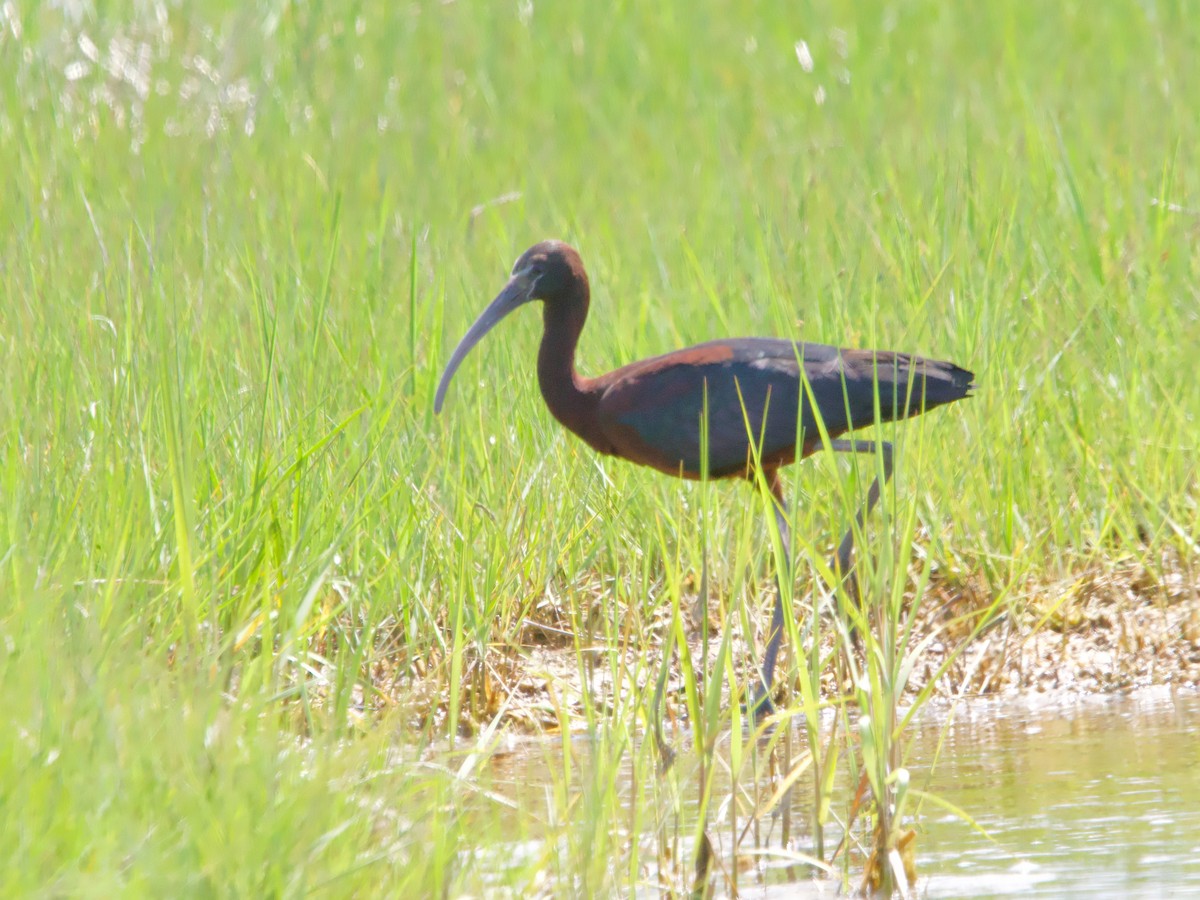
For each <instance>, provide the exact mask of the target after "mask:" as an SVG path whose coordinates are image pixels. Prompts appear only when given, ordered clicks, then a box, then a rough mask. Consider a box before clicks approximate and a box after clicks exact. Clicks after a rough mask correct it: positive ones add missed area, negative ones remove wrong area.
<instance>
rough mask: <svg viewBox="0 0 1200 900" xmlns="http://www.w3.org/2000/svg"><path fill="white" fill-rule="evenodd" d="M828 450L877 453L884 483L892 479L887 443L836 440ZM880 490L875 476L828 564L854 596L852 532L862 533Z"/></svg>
mask: <svg viewBox="0 0 1200 900" xmlns="http://www.w3.org/2000/svg"><path fill="white" fill-rule="evenodd" d="M829 449H830V450H833V451H834V452H835V453H875V452H876V451H878V452H879V454H880V456H882V457H883V481H884V483H887V480H888V479H889V478H891V477H892V445H891V443H890V442H888V441H848V440H837V441H830V442H829ZM880 488H881V484H880V481H879V476H878V475H876V476H875V480H874V481H872V482H871V487H870V488H869V489H868V490H867V502H866V503H864V504H863V505H862V508H861V509H859V511H858V515H857V516H855V517H854V519H855V524H854V525H851V526H850V528H849V529H848V530H847V531H846V536H845V537H844V538H842V542H841V543H840V544H839V545H838V549H837V554H836V555H835V556H834V558H833V559H832V560H831V561H830V564H829V568H830V569H832V570H833V574H834V575H835V576H837V577H839V578H844V579H848V580H849V581H850V584H851V586H852V587H853V593H854V594H855V596H857V594H858V580H857V579H856V578H855V577H854V573H853V571H852V570H851V568H850V553H851V551H852V550H853V549H854V532H855V530H858V531H862V528H863V522H865V521H866V518H867V516H868V515H870V513H871V510H872V509H874V508H875V504H876V503H877V502H878V501H879V492H880Z"/></svg>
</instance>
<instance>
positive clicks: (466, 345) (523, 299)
mask: <svg viewBox="0 0 1200 900" xmlns="http://www.w3.org/2000/svg"><path fill="white" fill-rule="evenodd" d="M532 290H533V282H532V281H531V280H530V279H529V276H528V273H526V272H524V271H522V272H516V273H514V274H513V276H512V278H510V279H509V280H508V284H506V285H505V286H504V289H503V290H502V291H500V293H499V294H497V295H496V299H495V300H493V301H492V302H491V303H489V304H488V307H487V309H485V310H484V311H483V313H482V314H481V315H480V316H479V318H478V319H476V320H475V324H474V325H472V326H471V327H470V328H469V329H468V330H467V333H466V334H465V335H463V339H462V340H461V341H459V342H458V346H457V347H455V348H454V352H453V353H452V354H451V355H450V362H448V363H446V370H445V371H444V372H442V380H441V381H439V382H438V387H437V393H436V394H435V395H434V398H433V411H434V412H441V411H442V401H443V400H444V399H445V398H446V388H448V387H449V386H450V379H452V378H453V377H454V373H455V372H456V371H457V370H458V367H459V364H460V363H462V361H463V360H464V359H466V358H467V354H468V353H470V352H471V349H472V348H473V347H474V346H475V345H476V344H478V343H479V342H480V341H481V340H483V336H484V335H485V334H487V333H488V332H489V331H491V330H492V329H493V328H494V327H495V326H496V324H497V323H498V322H499V321H500V320H501V319H503V318H504V317H505V316H507V315H508V314H509V313H510V312H512V311H513V310H514V309H516V308H517V307H519V306H521V305H523V304H525V303H528V302H529V301H530V300H531V299H532V297H531V296H530V293H531V292H532Z"/></svg>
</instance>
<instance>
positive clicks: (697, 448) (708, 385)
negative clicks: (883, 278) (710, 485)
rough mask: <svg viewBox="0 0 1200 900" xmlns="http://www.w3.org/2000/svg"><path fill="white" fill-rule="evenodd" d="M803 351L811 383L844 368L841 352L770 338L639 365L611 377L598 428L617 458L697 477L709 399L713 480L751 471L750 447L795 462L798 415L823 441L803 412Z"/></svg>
mask: <svg viewBox="0 0 1200 900" xmlns="http://www.w3.org/2000/svg"><path fill="white" fill-rule="evenodd" d="M798 352H805V370H806V371H807V372H808V373H809V379H810V382H812V381H814V379H817V380H822V381H828V380H829V378H828V375H827V374H825V373H826V371H827V370H829V371H832V369H836V367H837V366H838V356H837V351H836V350H835V348H832V347H826V346H824V345H819V344H817V345H814V344H809V345H797V344H793V343H792V342H791V341H776V340H768V339H742V340H733V341H713V342H711V343H708V344H700V345H698V346H696V347H690V348H688V349H686V350H680V351H677V352H675V353H671V354H668V355H667V356H660V357H656V358H654V359H648V360H645V361H643V362H640V363H634V364H633V365H630V366H626V367H625V368H623V369H618V370H617V371H616V372H613V373H611V374H610V375H609V376H607V378H606V380H608V381H609V384H608V386H607V389H606V390H605V392H604V394H603V395H602V397H601V400H600V408H599V415H600V422H601V425H602V427H603V428H604V432H605V434H606V435H607V436H608V438H609V440H610V441H611V442H612V443H613V445H614V449H615V450H616V452H617V453H618V454H619V455H621V456H625V457H627V458H630V459H633V460H635V461H637V462H641V463H644V464H646V465H650V466H653V467H655V468H657V469H661V470H663V471H668V472H672V473H676V474H679V473H682V474H684V475H689V476H692V477H695V476H696V475H698V474H699V472H700V470H701V466H700V463H701V421H702V418H703V417H704V413H705V408H706V400H707V419H708V471H709V473H710V474H711V475H714V476H720V475H726V474H732V473H735V472H739V471H744V470H745V469H746V468H747V465H748V464H749V463H750V462H751V461H752V460H753V454H752V453H751V446H752V445H751V441H752V440H753V442H754V445H756V446H757V447H758V448H759V454H760V457H759V458H760V459H763V460H780V459H781V457H787V458H788V459H790V458H791V456H792V455H793V451H794V448H795V444H796V435H797V427H796V421H797V416H798V415H799V416H801V417H802V419H803V421H802V423H801V424H802V428H803V433H804V435H805V438H804V440H805V441H806V442H807V441H808V440H810V439H816V438H817V431H816V422H815V420H814V419H813V417H812V413H811V409H810V408H809V405H808V404H807V403H805V404H804V405H803V407H802V406H801V404H800V366H799V363H798V361H797V354H798ZM839 381H840V379H839ZM835 418H838V417H837V416H835ZM844 418H845V416H844V413H843V414H842V416H841V417H840V418H839V419H838V421H841V420H842V419H844ZM832 424H833V426H834V427H833V429H831V430H844V429H839V427H838V425H837V422H834V423H832Z"/></svg>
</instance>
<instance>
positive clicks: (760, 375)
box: [434, 241, 974, 706]
mask: <svg viewBox="0 0 1200 900" xmlns="http://www.w3.org/2000/svg"><path fill="white" fill-rule="evenodd" d="M532 300H541V301H543V311H542V315H543V321H544V326H545V330H544V332H543V335H542V343H541V347H540V348H539V350H538V365H537V371H538V384H539V385H540V387H541V391H542V396H543V397H544V398H545V400H546V405H547V406H548V407H549V408H550V412H551V413H552V414H553V415H554V417H555V418H556V419H558V420H559V421H560V422H561V423H562V424H563V425H565V426H566V427H567V428H568V429H570V430H571V431H573V432H574V433H575V434H577V435H578V436H579V437H581V438H582V439H583V440H584V441H586V442H587V444H588V445H589V446H591V447H592V448H593V449H595V450H597V451H599V452H600V453H606V454H609V455H612V456H619V457H622V458H623V459H628V460H630V461H632V462H636V463H641V464H642V465H645V466H650V467H651V468H654V469H658V470H659V471H660V472H665V473H667V474H668V475H675V476H678V477H683V478H699V477H700V476H701V474H702V472H701V444H702V441H701V423H702V419H703V412H704V408H705V403H706V402H707V408H708V417H707V428H708V435H707V437H708V471H707V473H704V474H707V475H708V476H709V477H711V478H725V477H731V476H743V477H745V476H753V474H754V472H755V460H756V459H757V461H758V462H757V468H758V469H760V470H761V471H762V474H763V475H764V476H765V477H766V479H767V482H768V484H770V486H771V490H772V493H773V494H774V496H775V499H776V504H777V505H776V519H777V522H778V524H779V528H780V531H781V533H782V535H783V536H784V542H783V545H784V547H785V550H786V547H787V545H788V540H787V521H786V518H785V516H784V504H783V493H782V489H781V484H780V480H779V478H778V474H777V470H778V469H779V467H780V466H784V465H787V464H788V463H790V462H792V461H793V460H795V459H797V458H803V457H805V456H808V455H809V454H811V453H813V452H815V451H816V450H818V449H820V447H821V446H822V442H821V436H820V430H819V428H818V425H817V417H818V415H819V416H820V419H821V421H822V422H823V424H824V426H825V429H826V432H827V434H828V436H829V438H830V439H831V448H832V449H834V450H837V451H845V452H856V453H863V452H880V453H881V454H882V456H883V463H884V478H885V479H886V478H887V477H888V476H889V475H890V474H891V445H890V444H888V443H886V442H879V444H878V446H877V445H876V443H875V442H870V441H847V440H840V439H839V438H840V436H841V435H842V434H845V433H846V432H847V431H850V430H852V429H854V428H861V427H865V426H868V425H873V424H877V423H879V422H888V421H892V420H894V419H898V418H904V417H907V416H913V415H917V414H919V413H922V412H926V411H928V410H930V409H933V408H934V407H936V406H941V405H942V404H945V403H951V402H953V401H955V400H959V399H962V398H963V397H966V396H968V395H969V393H970V391H971V389H972V388H973V387H974V385H973V383H972V379H973V377H974V376H973V375H972V373H971V372H968V371H967V370H966V369H962V368H960V367H958V366H956V365H954V364H953V363H949V362H941V361H938V360H930V359H924V358H922V357H919V356H910V355H908V354H904V353H893V352H890V351H883V350H846V349H839V348H837V347H831V346H828V345H826V344H812V343H796V342H792V341H786V340H777V339H772V338H734V339H728V340H717V341H710V342H708V343H704V344H697V345H696V346H694V347H688V348H686V349H684V350H676V351H675V352H674V353H668V354H666V355H664V356H656V357H653V358H651V359H645V360H641V361H640V362H635V363H630V364H629V365H627V366H622V367H621V368H619V369H616V370H614V371H612V372H609V373H607V374H605V375H601V376H599V377H597V378H584V377H582V376H580V375H579V374H578V373H577V372H576V371H575V348H576V345H577V344H578V342H579V335H580V333H581V332H582V331H583V326H584V322H585V321H586V320H587V314H588V304H589V300H590V289H589V285H588V278H587V273H586V272H585V271H584V268H583V262H582V260H581V259H580V258H579V254H578V253H577V252H576V251H575V250H574V249H573V248H572V247H570V246H568V245H567V244H564V243H562V242H560V241H544V242H542V243H540V244H536V245H535V246H533V247H530V248H529V249H528V250H527V251H525V253H524V254H522V256H521V258H520V259H518V260H517V262H516V264H515V265H514V266H513V270H512V276H511V278H510V279H509V281H508V284H506V285H505V286H504V288H503V290H501V292H500V293H499V295H497V297H496V299H495V300H493V301H492V303H491V304H490V305H489V306H488V308H487V309H486V310H484V312H483V314H482V315H480V317H479V318H478V319H477V320H476V321H475V324H473V325H472V326H471V328H470V330H469V331H468V332H467V334H466V336H465V337H463V339H462V341H461V342H460V343H459V345H458V346H457V347H456V348H455V350H454V353H453V355H452V356H451V357H450V362H449V363H448V364H447V365H446V370H445V372H444V373H443V374H442V378H441V381H440V383H439V384H438V388H437V395H436V397H435V400H434V409H435V410H436V411H439V412H440V411H441V408H442V402H443V400H444V399H445V394H446V388H447V387H448V386H449V384H450V380H451V379H452V378H453V376H454V373H455V371H456V370H457V369H458V366H459V364H460V363H461V362H462V361H463V359H464V358H465V357H466V355H467V353H468V352H470V350H471V348H472V347H474V346H475V345H476V344H477V343H478V342H479V341H480V340H481V339H482V338H483V336H484V335H485V334H487V332H488V331H490V330H491V329H492V327H493V326H495V325H496V323H498V322H499V321H500V320H501V319H503V318H504V317H505V316H507V315H508V314H509V313H510V312H512V311H513V310H515V309H516V308H517V307H519V306H522V305H523V304H525V303H528V302H530V301H532ZM801 370H803V373H804V374H803V377H801ZM805 382H807V389H806V388H805ZM877 403H878V407H877V406H876V404H877ZM877 408H878V414H876V409H877ZM798 434H799V436H800V441H799V443H798V442H797V435H798ZM750 435H753V436H754V445H755V446H752V443H751V439H750ZM756 447H757V454H756V453H755V449H756ZM879 488H880V485H879V480H878V479H876V481H875V482H874V483H873V484H872V485H871V488H870V490H869V491H868V494H867V502H866V504H865V505H864V506H863V508H862V509H861V510H860V511H859V514H858V520H859V525H860V527H861V523H862V519H863V518H864V517H865V515H866V514H867V513H868V512H870V510H871V508H872V507H873V506H874V504H875V502H876V500H877V499H878V497H879ZM852 546H853V529H850V531H848V532H847V534H846V536H845V538H843V540H842V543H841V545H840V546H839V548H838V553H837V556H836V559H835V561H834V567H835V571H840V572H841V573H843V574H846V573H848V572H849V568H850V552H851V549H852ZM788 567H789V568H790V564H788ZM780 593H781V594H782V592H780ZM782 633H783V608H782V601H781V600H779V599H777V600H776V604H775V611H774V615H773V617H772V622H771V633H770V635H769V637H768V640H767V648H766V652H765V654H764V657H763V672H762V675H763V685H762V688H761V690H760V692H759V697H760V699H762V698H764V697H765V696H766V691H767V690H768V689H769V687H770V685H771V680H772V678H773V676H774V668H775V659H776V655H777V653H778V650H779V644H780V640H781V638H782ZM765 705H766V704H763V706H765Z"/></svg>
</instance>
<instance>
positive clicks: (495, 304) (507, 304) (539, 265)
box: [433, 241, 587, 412]
mask: <svg viewBox="0 0 1200 900" xmlns="http://www.w3.org/2000/svg"><path fill="white" fill-rule="evenodd" d="M581 282H582V284H583V285H586V284H587V275H586V274H585V272H584V269H583V261H582V260H581V259H580V258H579V254H578V253H577V252H576V251H575V248H574V247H572V246H571V245H570V244H564V243H563V242H562V241H542V242H541V243H540V244H534V245H533V246H532V247H530V248H529V249H528V250H526V251H525V252H524V253H522V254H521V256H520V258H519V259H518V260H517V261H516V262H515V263H513V267H512V274H511V275H510V276H509V279H508V284H506V285H504V287H503V288H502V289H501V291H500V293H499V294H497V295H496V299H495V300H493V301H492V302H491V303H489V304H488V307H487V309H485V310H484V311H483V313H482V314H481V315H480V316H479V318H478V319H476V320H475V324H473V325H472V326H471V327H470V328H469V329H468V330H467V333H466V335H464V336H463V339H462V340H461V341H459V342H458V346H457V347H455V348H454V353H452V354H451V356H450V362H448V363H447V364H446V370H445V371H444V372H442V379H441V381H439V382H438V387H437V394H436V395H435V396H434V400H433V409H434V412H441V411H442V401H443V400H444V399H445V397H446V389H447V388H448V387H449V386H450V380H451V379H452V378H453V377H454V373H455V371H456V370H457V369H458V366H459V364H460V363H461V362H462V361H463V360H464V359H465V358H466V356H467V354H468V353H470V352H471V349H472V348H473V347H474V346H475V345H476V344H478V343H479V342H480V341H481V340H483V336H484V335H485V334H487V333H488V332H489V331H491V330H492V329H493V328H494V327H495V326H496V324H497V323H499V321H500V320H501V319H503V318H504V317H505V316H507V315H508V314H509V313H511V312H512V311H513V310H515V309H516V308H517V307H519V306H524V305H525V304H526V303H528V302H530V301H531V300H542V301H544V302H546V303H558V302H563V301H565V300H567V299H568V298H570V297H572V296H574V291H575V289H577V288H578V287H579V285H580V283H581Z"/></svg>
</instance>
